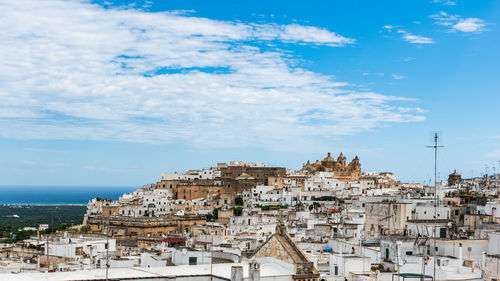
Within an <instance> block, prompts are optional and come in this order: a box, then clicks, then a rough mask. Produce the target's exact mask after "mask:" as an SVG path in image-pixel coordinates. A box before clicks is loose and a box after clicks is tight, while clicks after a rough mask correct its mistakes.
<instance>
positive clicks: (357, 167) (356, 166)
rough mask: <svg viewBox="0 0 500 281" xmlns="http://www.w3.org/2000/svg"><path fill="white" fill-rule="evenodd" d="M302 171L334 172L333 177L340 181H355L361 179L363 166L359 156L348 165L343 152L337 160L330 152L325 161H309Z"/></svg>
mask: <svg viewBox="0 0 500 281" xmlns="http://www.w3.org/2000/svg"><path fill="white" fill-rule="evenodd" d="M302 171H306V172H309V173H316V172H332V173H333V177H334V178H336V179H338V180H340V181H355V180H358V179H359V178H360V177H361V164H360V163H359V158H358V156H356V157H354V159H352V161H351V162H350V163H349V164H347V162H346V158H345V156H344V155H343V154H342V152H341V153H340V155H339V157H338V158H337V160H335V159H334V158H333V157H332V155H331V153H330V152H328V155H327V156H326V157H325V159H323V161H319V160H316V162H314V163H311V162H310V161H307V163H306V164H304V166H303V167H302Z"/></svg>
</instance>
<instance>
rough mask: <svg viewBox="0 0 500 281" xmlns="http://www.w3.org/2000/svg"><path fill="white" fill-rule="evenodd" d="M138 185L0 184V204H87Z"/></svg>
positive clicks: (132, 189)
mask: <svg viewBox="0 0 500 281" xmlns="http://www.w3.org/2000/svg"><path fill="white" fill-rule="evenodd" d="M138 188H139V187H95V186H92V187H85V186H54V187H50V186H0V204H34V205H56V204H87V203H88V202H89V200H91V199H92V198H96V197H100V198H108V199H112V200H116V199H118V197H120V196H121V195H122V194H123V193H129V192H132V191H134V190H136V189H138Z"/></svg>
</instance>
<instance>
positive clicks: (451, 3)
mask: <svg viewBox="0 0 500 281" xmlns="http://www.w3.org/2000/svg"><path fill="white" fill-rule="evenodd" d="M432 2H433V3H439V4H443V5H446V6H455V5H457V1H453V0H433V1H432Z"/></svg>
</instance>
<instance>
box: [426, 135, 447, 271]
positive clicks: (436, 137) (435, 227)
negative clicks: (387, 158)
mask: <svg viewBox="0 0 500 281" xmlns="http://www.w3.org/2000/svg"><path fill="white" fill-rule="evenodd" d="M438 138H439V136H438V134H437V133H434V145H430V146H427V148H433V149H434V231H433V232H434V249H433V254H434V255H433V257H434V276H433V277H434V278H433V280H436V239H437V237H436V234H437V233H436V230H437V205H438V195H437V193H438V192H437V152H438V148H442V147H444V146H442V145H438Z"/></svg>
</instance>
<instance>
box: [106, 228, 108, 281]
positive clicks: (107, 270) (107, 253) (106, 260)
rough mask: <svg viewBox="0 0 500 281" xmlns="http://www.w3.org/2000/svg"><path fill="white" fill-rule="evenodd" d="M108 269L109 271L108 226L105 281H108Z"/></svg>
mask: <svg viewBox="0 0 500 281" xmlns="http://www.w3.org/2000/svg"><path fill="white" fill-rule="evenodd" d="M108 269H109V226H108V230H107V231H106V281H108Z"/></svg>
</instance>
